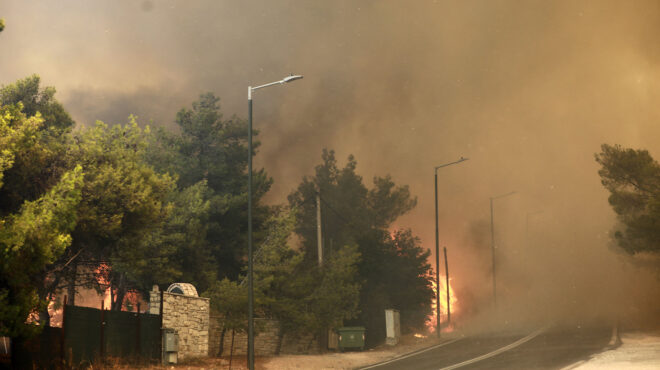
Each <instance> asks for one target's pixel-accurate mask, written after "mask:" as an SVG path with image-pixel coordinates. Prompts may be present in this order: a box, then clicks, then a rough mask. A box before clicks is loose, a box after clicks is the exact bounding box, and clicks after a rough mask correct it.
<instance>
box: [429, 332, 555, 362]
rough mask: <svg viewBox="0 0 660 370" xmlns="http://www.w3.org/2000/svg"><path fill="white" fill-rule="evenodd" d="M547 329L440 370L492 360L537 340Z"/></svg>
mask: <svg viewBox="0 0 660 370" xmlns="http://www.w3.org/2000/svg"><path fill="white" fill-rule="evenodd" d="M546 329H547V327H544V328H541V329H539V330H537V331H535V332H533V333H532V334H530V335H528V336H526V337H524V338H522V339H519V340H517V341H515V342H513V343H511V344H509V345H508V346H504V347H502V348H500V349H496V350H494V351H493V352H489V353H486V354H485V355H481V356H479V357H475V358H473V359H471V360H467V361H463V362H460V363H458V364H455V365H451V366H447V367H443V368H441V369H440V370H452V369H458V368H459V367H463V366H465V365H470V364H473V363H475V362H479V361H482V360H485V359H487V358H491V357H493V356H496V355H499V354H500V353H502V352H506V351H508V350H510V349H513V348H516V347H518V346H519V345H521V344H524V343H526V342H529V341H530V340H532V339H534V338H536V337H537V336H538V335H539V334H541V333H543V332H544V331H545V330H546Z"/></svg>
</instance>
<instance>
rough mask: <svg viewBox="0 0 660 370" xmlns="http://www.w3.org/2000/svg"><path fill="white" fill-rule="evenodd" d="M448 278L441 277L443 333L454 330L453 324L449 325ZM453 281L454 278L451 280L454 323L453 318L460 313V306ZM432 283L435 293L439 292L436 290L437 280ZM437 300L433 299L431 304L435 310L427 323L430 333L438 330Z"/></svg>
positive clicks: (450, 293) (441, 324)
mask: <svg viewBox="0 0 660 370" xmlns="http://www.w3.org/2000/svg"><path fill="white" fill-rule="evenodd" d="M446 281H447V280H446V278H445V277H444V276H440V328H441V330H443V331H447V332H450V331H452V330H453V324H452V323H449V324H448V323H447V285H446ZM451 281H452V278H449V307H450V313H451V317H452V322H453V318H454V317H455V316H454V315H455V314H457V313H458V312H459V306H458V300H457V299H456V295H455V294H454V289H453V288H452V286H451ZM431 283H432V284H433V291H434V292H437V290H436V284H435V279H432V280H431ZM436 307H437V300H436V299H435V297H434V299H433V301H432V302H431V308H432V309H433V312H432V313H431V314H430V315H429V318H428V320H427V321H426V327H427V329H428V330H429V332H435V328H436V323H437V317H436V313H437V309H436Z"/></svg>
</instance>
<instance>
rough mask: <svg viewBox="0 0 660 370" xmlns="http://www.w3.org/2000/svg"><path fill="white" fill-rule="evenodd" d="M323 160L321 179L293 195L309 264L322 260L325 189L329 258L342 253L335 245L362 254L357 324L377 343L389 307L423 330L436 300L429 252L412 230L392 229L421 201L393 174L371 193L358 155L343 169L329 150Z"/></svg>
mask: <svg viewBox="0 0 660 370" xmlns="http://www.w3.org/2000/svg"><path fill="white" fill-rule="evenodd" d="M322 160H323V162H322V164H320V165H318V166H317V167H316V175H315V176H314V177H313V178H308V177H305V178H303V181H302V183H301V184H300V185H299V186H298V189H297V191H295V192H293V193H292V194H291V195H289V203H290V204H291V205H292V206H294V207H297V208H298V209H300V212H299V214H298V217H297V224H296V228H295V231H296V233H298V235H300V237H301V238H302V243H303V248H304V250H305V252H306V261H307V263H308V264H311V263H313V261H315V260H316V259H317V241H316V201H315V197H316V194H317V191H319V192H320V196H321V200H322V201H321V210H322V228H323V245H324V250H325V252H324V256H329V257H326V259H327V258H332V256H334V255H335V254H337V253H339V251H340V249H339V248H337V247H335V246H346V245H354V246H356V247H357V250H356V252H357V253H359V255H360V256H361V262H360V263H359V264H358V265H357V268H358V270H357V274H358V277H357V278H356V280H355V281H356V282H360V283H361V284H362V289H361V293H360V303H359V306H358V309H359V311H360V315H359V317H358V318H357V320H356V321H354V322H353V323H354V324H361V325H366V327H367V330H368V331H369V332H370V333H371V335H370V339H369V340H370V342H371V343H370V344H372V345H373V344H374V342H373V340H374V338H378V337H379V336H380V334H381V332H382V331H383V329H382V327H383V325H382V321H383V320H384V310H385V309H386V308H397V309H399V310H401V312H402V327H403V328H404V330H405V329H406V328H416V327H421V326H423V325H424V321H425V319H426V317H427V315H428V313H430V303H431V299H432V297H433V290H432V288H431V283H430V281H429V280H428V279H427V278H426V277H427V276H428V274H429V272H430V265H429V264H428V263H427V262H426V259H427V257H428V255H429V252H428V251H424V250H423V249H422V247H421V246H420V243H419V240H418V239H417V238H415V237H413V236H412V232H410V231H409V230H403V231H399V232H396V233H395V234H394V236H393V237H392V236H391V235H390V231H389V230H388V229H389V228H390V226H391V224H392V222H394V221H395V220H396V219H397V218H398V217H399V216H401V215H403V214H405V213H406V212H408V211H409V210H411V209H412V208H413V207H414V206H415V205H416V199H414V198H412V197H411V195H410V191H409V189H408V187H407V186H400V187H397V186H396V185H395V184H394V182H393V181H392V179H391V177H389V176H386V177H375V178H374V181H373V184H374V185H373V188H372V189H367V187H366V186H365V185H364V184H363V182H362V177H361V176H359V175H358V174H357V173H356V168H357V162H356V161H355V158H353V156H349V158H348V162H347V164H346V166H345V167H344V168H341V169H340V168H338V167H337V161H336V159H335V156H334V152H333V151H328V150H324V151H323V154H322ZM404 292H405V293H404ZM382 334H384V333H382ZM376 340H378V339H376Z"/></svg>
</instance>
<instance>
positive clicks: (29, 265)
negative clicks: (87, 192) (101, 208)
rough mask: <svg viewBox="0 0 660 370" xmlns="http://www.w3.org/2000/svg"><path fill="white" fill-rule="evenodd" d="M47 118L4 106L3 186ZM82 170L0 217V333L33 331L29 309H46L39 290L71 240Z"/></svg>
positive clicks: (0, 121) (0, 127) (0, 126)
mask: <svg viewBox="0 0 660 370" xmlns="http://www.w3.org/2000/svg"><path fill="white" fill-rule="evenodd" d="M42 123H43V120H42V119H41V118H40V115H39V114H37V115H36V116H33V117H29V118H28V117H26V115H25V114H24V113H23V112H22V105H21V104H20V103H19V104H16V105H4V106H2V107H0V186H3V183H2V181H1V180H2V179H3V177H4V176H3V175H4V173H5V172H6V171H7V170H9V169H11V168H13V167H14V166H16V165H17V164H16V162H15V158H16V157H18V156H20V153H21V152H24V151H29V150H30V149H31V148H32V147H33V146H35V145H38V139H37V137H38V135H36V133H37V132H38V131H39V130H40V129H41V125H42ZM82 177H83V172H82V168H81V167H80V166H77V167H75V168H74V169H73V170H72V171H68V172H65V173H64V174H63V175H62V176H61V178H60V179H59V180H58V181H57V182H56V183H55V185H53V186H52V187H51V188H50V189H48V190H47V191H46V192H45V193H43V194H41V195H40V196H38V197H37V198H36V199H34V200H25V201H24V202H22V204H21V205H20V208H19V209H18V210H17V211H16V212H14V213H10V212H9V211H7V210H6V209H4V207H3V211H4V212H3V215H2V216H1V217H0V336H11V337H23V336H27V335H30V334H31V333H34V331H35V330H36V329H37V327H35V326H34V325H26V320H27V318H28V315H29V314H32V313H37V312H38V311H40V310H43V309H44V308H45V306H46V305H47V303H48V302H47V301H46V300H45V299H44V297H43V296H42V295H40V294H39V293H40V291H41V290H42V288H43V285H44V283H45V281H46V279H47V277H48V276H47V275H48V271H49V268H50V266H51V265H52V264H53V263H54V262H55V260H56V259H57V258H58V257H59V256H60V255H61V254H62V253H63V251H64V250H65V249H66V248H67V246H68V245H69V244H70V243H71V236H70V234H69V233H70V231H71V230H72V229H73V227H74V226H75V223H76V212H75V209H76V206H77V205H78V203H79V202H80V198H81V191H80V190H81V187H82Z"/></svg>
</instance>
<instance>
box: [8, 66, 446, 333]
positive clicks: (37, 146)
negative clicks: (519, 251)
mask: <svg viewBox="0 0 660 370" xmlns="http://www.w3.org/2000/svg"><path fill="white" fill-rule="evenodd" d="M175 122H176V124H177V126H178V127H176V130H172V131H168V130H164V129H157V130H153V129H152V128H150V127H148V126H144V127H142V126H140V125H139V124H138V121H137V119H136V118H135V117H129V118H128V120H127V123H125V124H120V125H109V124H106V123H103V122H99V121H97V122H96V123H94V124H91V125H90V124H88V123H78V124H76V122H74V121H73V119H72V118H71V116H70V115H69V114H68V113H67V112H66V110H65V109H64V107H63V106H62V105H61V104H60V103H59V102H58V101H57V100H56V98H55V89H54V88H52V87H42V86H41V81H40V78H39V76H37V75H33V76H30V77H28V78H25V79H23V80H20V81H17V82H15V83H13V84H9V85H7V86H3V87H2V88H1V89H0V336H11V337H29V336H32V335H34V334H35V333H37V332H38V331H39V328H40V327H42V326H43V325H48V324H49V321H50V317H49V312H48V310H47V307H48V305H49V304H51V303H52V302H55V304H56V305H59V304H61V301H59V299H60V297H62V296H63V294H67V295H68V297H69V304H75V292H76V291H79V290H81V289H96V290H97V291H98V292H105V291H107V290H108V289H109V291H110V294H111V301H112V303H111V307H110V308H111V309H113V310H120V309H122V307H126V306H127V304H128V302H127V297H128V296H129V293H141V294H144V293H146V292H147V291H148V290H150V289H151V287H152V286H153V285H160V286H161V287H166V286H167V285H168V284H169V283H172V282H175V281H183V282H189V283H192V284H194V285H195V286H196V287H197V289H198V290H199V291H200V292H203V293H202V295H204V296H207V297H211V298H212V305H213V309H214V310H215V311H216V313H219V314H221V315H223V316H224V317H225V321H226V322H225V325H226V329H232V330H242V329H243V328H244V326H245V322H246V316H247V312H246V311H247V304H246V300H247V284H246V282H245V275H246V265H247V263H246V262H247V256H246V255H247V248H246V245H247V222H246V220H247V184H246V178H247V176H246V172H247V156H246V152H247V143H246V140H247V124H246V121H245V120H244V119H242V118H240V117H236V116H232V117H229V118H225V117H224V116H223V114H222V112H221V110H220V105H219V98H217V97H216V96H214V95H213V94H211V93H207V94H203V95H201V96H200V97H199V99H198V100H197V101H195V102H194V103H193V104H192V106H191V107H189V108H183V109H181V110H180V111H179V112H178V113H177V115H176V117H175ZM74 128H75V130H74ZM254 134H255V135H256V134H258V133H257V132H255V133H254ZM255 148H258V143H256V145H255ZM252 155H256V152H255V153H252ZM253 178H254V195H253V197H254V198H253V199H254V207H255V209H254V216H253V219H254V231H255V249H256V251H255V297H256V312H257V314H258V315H259V316H261V317H267V318H275V319H277V320H279V322H280V324H281V327H282V333H281V335H284V334H286V333H297V332H306V333H317V335H318V336H321V333H322V332H323V331H324V330H327V329H328V328H332V327H337V326H341V325H349V324H350V325H364V326H366V327H367V330H368V331H369V332H370V334H371V335H370V338H371V339H373V338H379V336H380V334H381V333H380V331H381V330H382V328H381V327H382V322H384V318H383V316H384V312H383V310H384V309H385V308H396V309H399V310H401V312H402V326H403V329H404V332H405V331H411V330H416V329H419V328H422V327H423V326H424V324H425V321H426V318H427V317H428V315H429V314H430V311H431V309H430V303H431V298H432V297H433V291H432V288H431V282H430V281H429V280H428V276H429V272H430V269H431V267H430V265H429V264H428V263H427V257H428V252H427V251H425V250H423V249H422V248H421V246H420V241H419V239H417V238H416V237H415V236H414V234H413V233H412V231H411V230H407V229H404V230H395V229H393V226H392V225H393V223H394V221H395V220H396V219H397V218H398V217H399V216H401V215H403V214H405V213H406V212H408V211H409V210H411V209H412V208H413V207H414V206H415V204H416V199H415V198H414V197H413V196H412V195H411V194H410V192H409V190H408V188H407V186H398V185H396V184H395V183H394V182H393V180H392V179H391V178H390V177H389V176H385V177H376V178H375V179H374V181H373V185H372V186H371V187H370V188H369V187H367V186H366V185H365V184H364V183H363V180H362V177H361V176H360V175H359V174H358V173H357V161H356V160H355V158H353V157H352V156H351V157H349V158H348V161H347V163H346V165H345V166H344V167H343V168H340V167H338V165H337V161H336V159H335V156H334V152H333V151H332V150H323V152H322V156H321V163H320V164H319V165H318V166H317V167H316V171H315V174H314V176H312V177H306V178H304V179H302V182H301V183H300V185H299V186H298V187H297V188H296V189H295V190H293V191H292V192H291V195H290V196H289V202H288V204H282V205H275V206H272V205H266V204H264V202H263V201H262V199H263V197H264V195H265V194H266V193H267V192H268V191H269V189H270V186H271V185H272V183H273V179H272V178H271V177H270V176H269V175H268V174H267V173H266V171H265V170H264V169H257V170H256V171H255V172H254V176H253ZM317 192H320V199H321V207H322V214H323V217H322V225H323V246H324V247H323V248H324V256H323V264H322V266H319V265H318V263H317V240H316V222H317V221H316V204H317V203H316V194H317ZM294 235H296V236H297V238H294V237H293V236H294ZM294 240H297V241H299V242H294ZM35 323H38V324H39V325H35ZM372 344H374V343H372Z"/></svg>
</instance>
